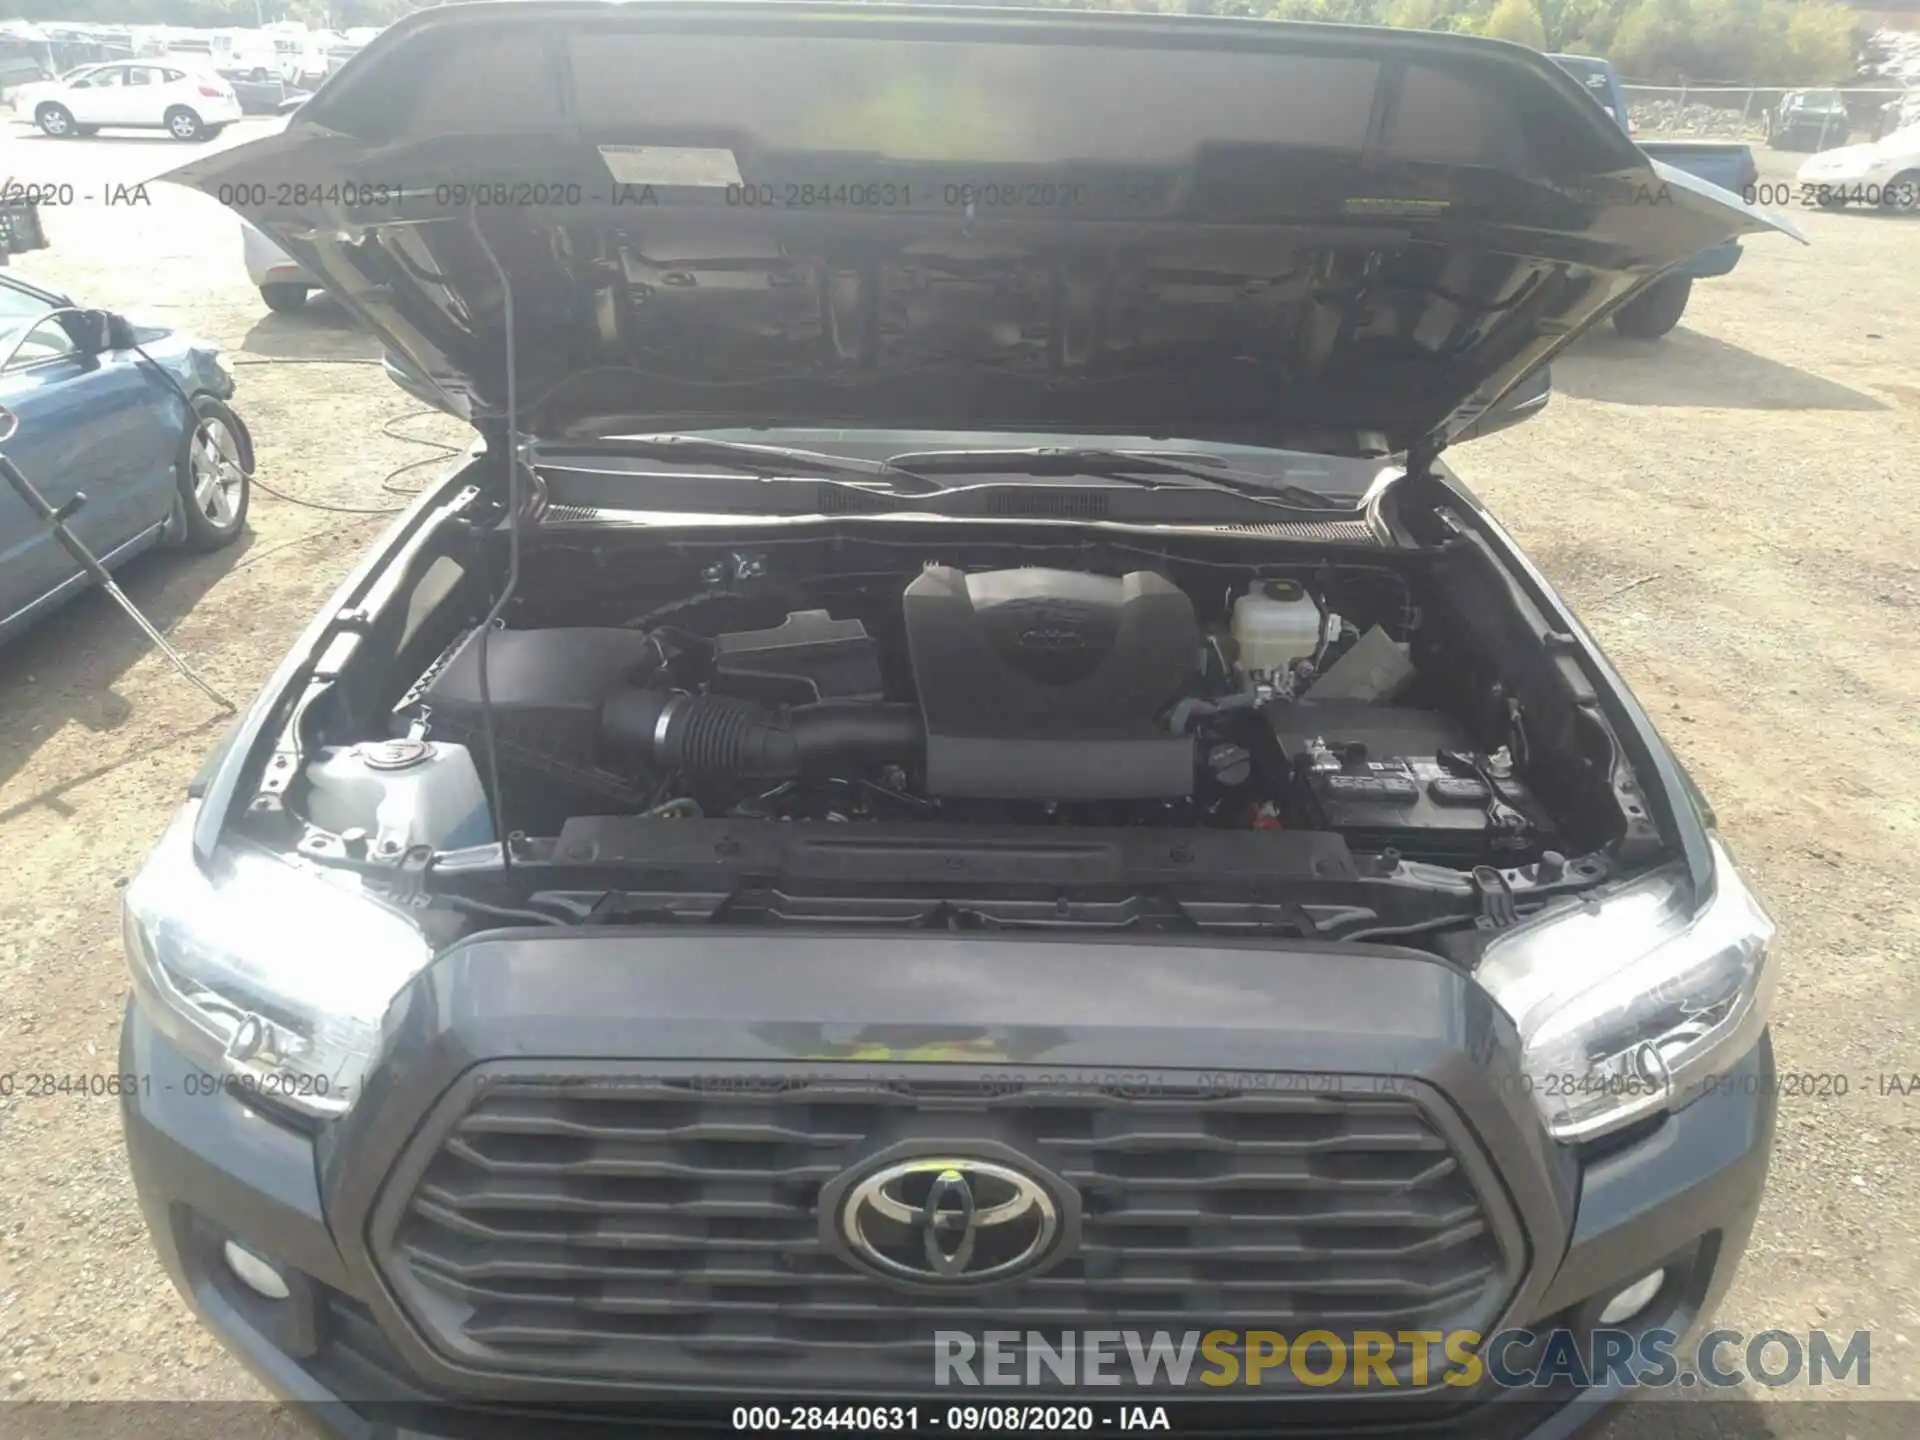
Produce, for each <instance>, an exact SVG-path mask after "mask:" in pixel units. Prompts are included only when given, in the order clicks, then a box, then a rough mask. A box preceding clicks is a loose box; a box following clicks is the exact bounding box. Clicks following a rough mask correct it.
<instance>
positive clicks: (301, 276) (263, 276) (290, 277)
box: [240, 220, 320, 311]
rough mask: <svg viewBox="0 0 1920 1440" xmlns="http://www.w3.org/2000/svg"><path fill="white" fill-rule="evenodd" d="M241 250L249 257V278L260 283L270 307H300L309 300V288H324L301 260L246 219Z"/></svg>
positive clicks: (261, 291)
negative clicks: (288, 252)
mask: <svg viewBox="0 0 1920 1440" xmlns="http://www.w3.org/2000/svg"><path fill="white" fill-rule="evenodd" d="M240 251H241V253H242V254H243V255H244V256H245V257H246V261H247V278H248V279H250V280H252V281H253V283H254V284H255V285H258V286H259V287H260V298H261V299H262V300H265V301H266V302H267V308H268V309H269V310H281V311H287V310H298V309H299V308H300V307H301V306H302V305H304V304H306V303H307V292H308V291H309V290H318V289H319V288H320V282H319V281H318V280H316V279H314V277H313V276H312V275H311V274H309V273H308V272H307V270H306V268H305V267H304V266H303V265H301V264H300V262H299V261H298V260H295V259H294V258H293V257H292V256H291V255H289V254H287V252H286V251H284V250H282V249H281V248H280V247H279V246H278V245H276V244H274V243H273V241H271V240H269V239H268V238H267V237H266V236H265V235H263V234H261V233H260V231H258V230H256V229H255V228H254V227H253V226H251V225H249V224H248V223H247V222H246V221H244V220H242V221H241V222H240Z"/></svg>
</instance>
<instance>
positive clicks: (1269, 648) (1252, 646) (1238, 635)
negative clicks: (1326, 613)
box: [1232, 580, 1321, 685]
mask: <svg viewBox="0 0 1920 1440" xmlns="http://www.w3.org/2000/svg"><path fill="white" fill-rule="evenodd" d="M1320 618H1321V617H1320V607H1319V605H1317V604H1316V603H1314V599H1313V597H1312V596H1311V595H1309V594H1308V593H1307V591H1306V587H1305V586H1303V585H1301V584H1299V583H1298V582H1297V581H1293V580H1265V581H1262V582H1260V583H1259V584H1256V585H1255V586H1254V587H1253V588H1252V589H1251V590H1249V591H1248V592H1247V593H1246V594H1244V595H1242V596H1241V597H1240V598H1239V599H1238V600H1236V601H1234V602H1233V625H1232V633H1233V639H1234V643H1235V644H1236V645H1237V646H1238V647H1239V650H1240V668H1241V669H1242V670H1244V671H1246V672H1247V675H1248V677H1249V678H1250V679H1252V680H1253V682H1254V683H1255V684H1256V685H1263V684H1277V683H1278V682H1279V681H1280V680H1282V679H1284V678H1285V677H1286V675H1287V673H1288V671H1289V669H1290V668H1291V667H1292V665H1293V662H1294V661H1296V660H1306V659H1310V658H1311V657H1312V655H1313V652H1314V651H1315V650H1317V649H1318V648H1319V646H1320Z"/></svg>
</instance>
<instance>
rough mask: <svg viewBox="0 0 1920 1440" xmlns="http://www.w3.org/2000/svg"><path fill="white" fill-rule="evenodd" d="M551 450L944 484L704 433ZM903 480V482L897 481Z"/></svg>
mask: <svg viewBox="0 0 1920 1440" xmlns="http://www.w3.org/2000/svg"><path fill="white" fill-rule="evenodd" d="M541 448H542V449H543V450H551V451H552V452H553V453H554V454H555V455H567V454H576V455H577V454H587V455H638V456H645V457H648V458H651V459H658V460H681V461H684V462H686V463H687V464H689V465H726V466H730V467H732V468H733V469H736V470H744V471H746V472H748V473H749V474H753V475H767V476H776V475H779V476H791V475H806V476H811V477H820V478H825V479H833V480H855V479H858V480H880V481H885V482H886V483H887V484H888V485H889V486H890V487H891V488H892V489H894V490H898V491H909V492H917V493H921V494H932V493H933V492H935V491H938V490H941V489H944V488H945V487H944V486H942V485H941V484H940V482H939V481H937V480H929V479H927V477H926V476H924V475H916V474H914V473H913V471H911V470H909V469H907V468H906V467H904V466H901V465H896V464H895V463H894V462H893V461H891V460H867V459H863V458H861V457H860V456H857V455H830V454H828V453H827V452H826V451H824V450H807V449H803V448H801V447H799V446H795V445H756V444H751V443H749V442H747V441H744V440H716V439H712V438H710V437H708V436H705V435H635V436H632V437H631V438H616V439H611V440H567V441H555V442H553V443H552V444H551V445H548V446H542V447H541ZM902 482H904V483H902Z"/></svg>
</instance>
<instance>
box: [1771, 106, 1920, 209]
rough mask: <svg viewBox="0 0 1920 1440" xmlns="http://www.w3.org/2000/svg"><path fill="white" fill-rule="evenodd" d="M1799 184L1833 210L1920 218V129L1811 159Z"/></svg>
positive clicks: (1803, 164) (1805, 163) (1910, 128)
mask: <svg viewBox="0 0 1920 1440" xmlns="http://www.w3.org/2000/svg"><path fill="white" fill-rule="evenodd" d="M1795 178H1796V179H1797V180H1798V181H1799V183H1800V185H1801V186H1802V187H1804V188H1803V193H1808V194H1811V195H1812V196H1813V197H1814V199H1815V201H1816V203H1818V204H1821V205H1824V206H1825V207H1826V208H1828V209H1830V210H1839V209H1844V208H1845V207H1846V206H1848V205H1867V206H1875V207H1878V208H1879V209H1882V210H1891V211H1896V212H1898V213H1900V214H1903V215H1913V214H1920V124H1916V125H1910V126H1908V127H1907V128H1906V129H1904V130H1896V131H1895V132H1894V133H1893V134H1891V135H1889V136H1887V137H1886V138H1885V139H1884V140H1875V141H1874V142H1872V143H1871V144H1868V145H1848V146H1846V147H1844V148H1843V149H1839V150H1829V151H1827V152H1826V153H1825V154H1822V155H1810V156H1808V157H1807V159H1806V160H1804V161H1802V162H1801V165H1800V172H1799V174H1798V175H1797V176H1796V177H1795Z"/></svg>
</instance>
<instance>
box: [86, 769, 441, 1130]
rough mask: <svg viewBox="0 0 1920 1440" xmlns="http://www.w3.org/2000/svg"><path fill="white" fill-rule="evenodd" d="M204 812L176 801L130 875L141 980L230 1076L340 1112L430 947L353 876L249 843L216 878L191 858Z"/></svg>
mask: <svg viewBox="0 0 1920 1440" xmlns="http://www.w3.org/2000/svg"><path fill="white" fill-rule="evenodd" d="M198 809H199V807H198V806H197V805H189V806H187V807H185V808H184V809H182V810H181V812H180V814H179V815H178V816H176V817H175V819H174V822H173V824H172V825H170V826H169V827H168V829H167V833H166V834H165V835H164V836H163V837H162V838H161V841H160V844H159V845H158V846H157V847H156V848H155V850H154V852H153V854H152V856H151V857H149V859H148V860H147V863H146V864H145V865H144V866H143V867H142V868H141V870H140V873H139V874H138V875H136V876H135V877H134V878H133V880H132V881H131V882H129V884H128V885H127V888H126V892H125V897H124V901H123V904H124V915H123V928H124V931H125V938H126V948H127V964H128V967H129V968H130V969H131V970H132V971H133V980H134V985H135V988H136V989H137V990H138V991H139V993H140V995H141V996H142V998H143V999H145V1001H146V1002H147V1004H148V1008H149V1009H150V1011H151V1013H152V1016H153V1019H154V1020H155V1022H156V1023H157V1024H158V1025H159V1026H160V1027H161V1028H162V1029H163V1030H165V1031H166V1032H167V1033H168V1034H169V1035H170V1036H172V1037H173V1038H174V1040H176V1041H177V1042H178V1043H179V1044H180V1045H182V1046H183V1047H185V1048H186V1049H187V1051H188V1052H189V1053H190V1054H195V1055H198V1056H200V1057H202V1058H203V1059H204V1060H205V1061H206V1063H207V1064H208V1066H209V1067H210V1068H213V1069H217V1070H219V1071H221V1072H222V1073H223V1074H224V1075H226V1076H227V1077H230V1079H231V1080H232V1082H233V1083H235V1084H237V1085H241V1086H246V1087H251V1088H257V1089H258V1091H259V1093H261V1094H262V1095H265V1096H268V1097H271V1098H272V1099H274V1100H276V1101H279V1102H281V1103H283V1104H285V1105H287V1106H289V1107H292V1108H294V1109H299V1110H303V1111H306V1112H308V1113H310V1114H315V1115H338V1114H340V1113H341V1112H342V1111H344V1110H346V1109H347V1107H348V1106H349V1105H351V1104H352V1103H353V1101H354V1099H355V1098H356V1097H357V1095H358V1092H359V1087H360V1081H361V1078H362V1077H363V1076H364V1075H365V1073H366V1070H367V1066H368V1064H369V1063H370V1061H371V1059H372V1057H373V1053H374V1049H375V1046H376V1045H377V1043H378V1041H379V1037H380V1025H381V1021H382V1019H383V1018H384V1017H385V1015H386V1011H387V1007H388V1005H389V1004H390V1003H391V1001H392V1000H393V997H394V996H395V995H396V994H398V993H399V991H400V988H401V987H402V986H403V985H405V984H406V983H407V981H408V980H410V979H412V978H413V976H415V975H417V974H418V973H419V972H420V970H421V969H422V968H423V967H424V966H425V965H426V963H427V962H428V961H429V960H430V959H431V958H432V949H431V947H430V946H429V945H428V944H427V941H426V939H425V938H424V937H423V936H422V935H421V933H420V931H419V930H418V929H417V928H415V926H414V925H413V923H412V922H411V921H410V920H408V918H407V917H406V916H405V915H403V914H402V913H400V912H399V911H397V910H393V909H390V908H389V907H387V906H386V905H384V904H381V903H380V902H378V901H375V900H373V899H370V898H368V897H367V896H366V895H365V894H363V893H362V892H361V891H360V890H359V888H358V882H357V880H356V879H353V878H351V877H341V876H337V875H332V874H328V873H325V872H322V871H320V870H317V869H314V868H310V867H303V866H301V865H299V864H296V863H289V862H287V861H283V860H280V859H277V858H275V857H274V856H271V855H268V854H266V853H264V852H262V851H256V850H250V849H234V850H231V851H223V852H222V853H221V855H220V856H219V862H218V864H217V866H216V867H215V870H216V873H214V874H211V875H209V874H208V873H207V872H205V871H203V870H202V869H201V868H200V866H199V865H198V864H197V863H196V862H195V860H194V857H193V839H192V836H193V817H194V815H195V814H196V813H197V811H198ZM343 882H344V883H343Z"/></svg>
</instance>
